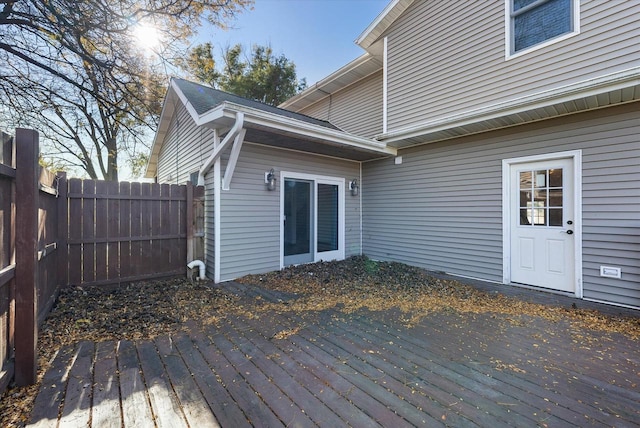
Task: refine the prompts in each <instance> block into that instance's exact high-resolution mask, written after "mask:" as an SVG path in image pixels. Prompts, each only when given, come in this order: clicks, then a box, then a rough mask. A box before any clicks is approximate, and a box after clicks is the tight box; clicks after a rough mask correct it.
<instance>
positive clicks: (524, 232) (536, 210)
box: [509, 158, 576, 293]
mask: <svg viewBox="0 0 640 428" xmlns="http://www.w3.org/2000/svg"><path fill="white" fill-rule="evenodd" d="M509 169H510V170H509V174H510V176H509V204H510V206H509V227H510V241H511V242H510V253H511V254H510V257H509V260H510V274H511V278H510V280H511V282H515V283H521V284H527V285H534V286H538V287H544V288H550V289H554V290H560V291H567V292H572V293H575V292H576V285H575V284H576V281H575V266H576V260H575V254H576V251H575V249H576V247H575V245H576V234H575V230H576V218H575V212H576V210H575V206H574V205H575V203H574V201H575V194H574V192H575V183H574V159H573V158H563V159H553V160H542V161H536V162H527V163H513V164H510V167H509Z"/></svg>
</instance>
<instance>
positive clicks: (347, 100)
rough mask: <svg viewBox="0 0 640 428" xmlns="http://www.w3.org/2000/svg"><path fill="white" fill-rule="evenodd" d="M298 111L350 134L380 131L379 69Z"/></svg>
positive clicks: (370, 133)
mask: <svg viewBox="0 0 640 428" xmlns="http://www.w3.org/2000/svg"><path fill="white" fill-rule="evenodd" d="M300 113H303V114H306V115H309V116H312V117H315V118H317V119H322V120H327V121H329V122H331V123H332V124H334V125H335V126H337V127H338V128H340V129H342V130H343V131H346V132H349V133H350V134H355V135H359V136H362V137H367V138H372V137H373V136H375V135H378V134H380V133H382V70H380V71H379V72H376V73H373V74H372V75H370V76H368V77H365V78H364V79H361V80H359V81H358V82H356V83H354V84H352V85H350V86H348V87H346V88H345V89H343V90H341V91H338V92H336V93H335V94H332V95H330V96H328V97H326V98H324V99H322V100H320V101H318V102H317V103H315V104H313V105H311V106H309V107H307V108H305V109H304V110H302V111H300Z"/></svg>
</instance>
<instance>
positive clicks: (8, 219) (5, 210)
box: [0, 132, 16, 394]
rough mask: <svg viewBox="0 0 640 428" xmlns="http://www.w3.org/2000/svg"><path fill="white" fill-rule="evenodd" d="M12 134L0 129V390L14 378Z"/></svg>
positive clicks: (14, 173) (13, 173)
mask: <svg viewBox="0 0 640 428" xmlns="http://www.w3.org/2000/svg"><path fill="white" fill-rule="evenodd" d="M13 159H14V156H13V137H12V136H11V135H9V134H5V133H4V132H0V394H1V393H2V391H4V389H5V388H6V387H7V385H8V384H9V382H10V381H11V379H12V378H13V361H12V360H11V357H12V349H13V322H14V321H13V317H14V314H13V310H14V304H13V302H14V296H13V292H14V289H15V281H14V278H15V264H14V257H13V255H14V245H13V243H14V240H15V235H14V233H15V227H14V221H15V210H14V202H13V201H14V200H15V190H14V179H15V176H16V171H15V169H14V168H13V165H14V164H13Z"/></svg>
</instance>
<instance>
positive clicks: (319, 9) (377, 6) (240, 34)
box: [197, 0, 391, 85]
mask: <svg viewBox="0 0 640 428" xmlns="http://www.w3.org/2000/svg"><path fill="white" fill-rule="evenodd" d="M390 1H391V0H256V2H255V4H254V7H253V10H247V11H245V12H243V13H241V14H240V15H239V16H238V17H237V19H236V20H235V21H233V22H230V23H229V27H230V28H229V29H227V30H220V29H212V28H201V29H200V31H199V37H198V40H197V43H201V42H204V41H209V42H211V43H212V44H213V45H214V47H215V51H216V52H215V53H216V54H217V55H219V53H220V51H221V49H222V48H223V47H225V46H227V45H229V46H233V45H235V44H237V43H240V44H242V45H244V46H245V47H247V48H248V47H250V46H251V45H252V44H260V45H266V44H270V45H271V47H272V48H273V50H274V53H276V54H278V55H279V54H284V55H285V56H286V57H287V58H289V59H290V60H291V61H293V62H294V63H295V64H296V70H297V73H298V78H302V77H306V79H307V84H308V85H311V84H313V83H315V82H317V81H318V80H320V79H322V78H323V77H326V76H327V75H329V74H330V73H332V72H334V71H335V70H337V69H338V68H340V67H342V66H343V65H345V64H347V63H348V62H350V61H351V60H353V59H355V58H357V57H359V56H360V55H362V54H363V53H364V50H362V48H360V47H359V46H357V45H356V44H355V43H354V41H355V39H356V38H357V37H358V36H359V35H360V34H361V33H362V32H363V31H364V30H365V29H366V28H367V26H368V25H369V24H370V23H371V22H372V21H373V20H374V19H375V18H376V17H377V16H378V14H379V13H380V12H382V10H383V9H384V8H385V7H386V5H387V4H388V3H389V2H390Z"/></svg>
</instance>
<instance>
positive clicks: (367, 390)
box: [29, 284, 640, 428]
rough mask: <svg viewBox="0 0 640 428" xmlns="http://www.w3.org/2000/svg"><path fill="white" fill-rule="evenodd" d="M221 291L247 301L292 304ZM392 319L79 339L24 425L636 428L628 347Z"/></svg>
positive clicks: (375, 316)
mask: <svg viewBox="0 0 640 428" xmlns="http://www.w3.org/2000/svg"><path fill="white" fill-rule="evenodd" d="M223 286H224V285H216V287H223ZM231 289H232V292H233V293H234V294H235V295H237V296H239V297H240V298H243V299H256V298H260V299H261V301H267V302H278V301H284V300H287V299H290V298H292V297H293V296H292V295H290V294H284V293H274V292H272V291H269V290H262V289H260V288H258V287H252V286H244V285H233V284H232V285H231ZM535 293H536V292H532V291H523V290H519V291H518V296H519V297H516V298H520V297H522V296H523V298H524V299H525V300H531V299H533V300H535V299H537V298H538V297H536V296H538V294H535ZM554 299H556V298H553V299H551V300H554ZM560 300H562V299H560ZM544 301H550V299H549V297H548V296H544ZM402 316H403V315H402V314H401V313H399V312H398V311H395V310H389V311H385V312H370V311H367V310H360V311H357V312H355V313H351V314H344V313H340V312H338V311H336V310H333V309H329V310H324V311H321V312H317V313H311V314H310V313H307V314H296V313H292V312H291V313H289V312H278V313H266V314H261V315H260V318H255V317H247V316H244V315H235V314H224V316H221V317H220V321H219V323H218V324H216V325H209V326H205V325H197V324H195V323H193V322H191V323H189V324H188V325H186V329H185V332H181V333H177V334H176V335H174V336H160V337H157V338H155V339H154V340H147V341H136V342H132V341H120V342H113V341H111V342H102V343H92V342H80V343H78V344H76V345H75V346H69V347H66V348H63V349H62V350H60V351H59V352H58V353H57V354H56V356H55V358H54V360H53V362H52V365H51V368H50V370H49V371H48V372H47V373H45V375H44V378H43V381H42V386H41V390H40V392H39V394H38V396H37V398H36V400H35V405H34V409H33V412H32V414H31V424H30V425H29V426H31V427H42V426H56V424H57V423H59V424H58V426H60V427H78V426H88V425H89V424H90V425H91V426H100V427H109V426H118V427H120V426H121V427H124V428H128V427H168V426H170V427H181V426H182V427H195V426H197V427H200V426H203V427H217V426H220V427H222V428H227V427H232V428H235V427H251V426H255V427H278V426H297V427H312V426H322V427H332V426H335V427H342V426H353V427H375V426H393V427H405V426H464V427H477V426H491V427H492V428H494V427H495V428H497V427H501V426H505V427H506V426H515V425H517V426H532V427H533V426H576V427H581V426H637V424H638V421H640V406H638V403H639V402H640V386H639V384H640V382H639V378H638V373H640V357H639V353H638V349H640V346H639V343H638V340H634V339H631V338H629V337H627V336H624V335H621V334H613V333H603V332H597V331H589V330H585V329H581V328H578V327H576V326H575V325H571V324H570V323H568V322H565V321H559V322H552V321H548V320H545V319H543V318H537V317H524V316H523V317H516V316H506V315H496V314H490V313H481V314H471V313H470V314H461V313H457V312H454V311H447V310H443V311H439V312H434V313H432V314H430V315H428V316H426V317H425V318H423V319H422V320H421V321H420V322H418V323H416V324H415V325H413V326H411V327H407V326H405V325H404V324H403V323H402Z"/></svg>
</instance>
